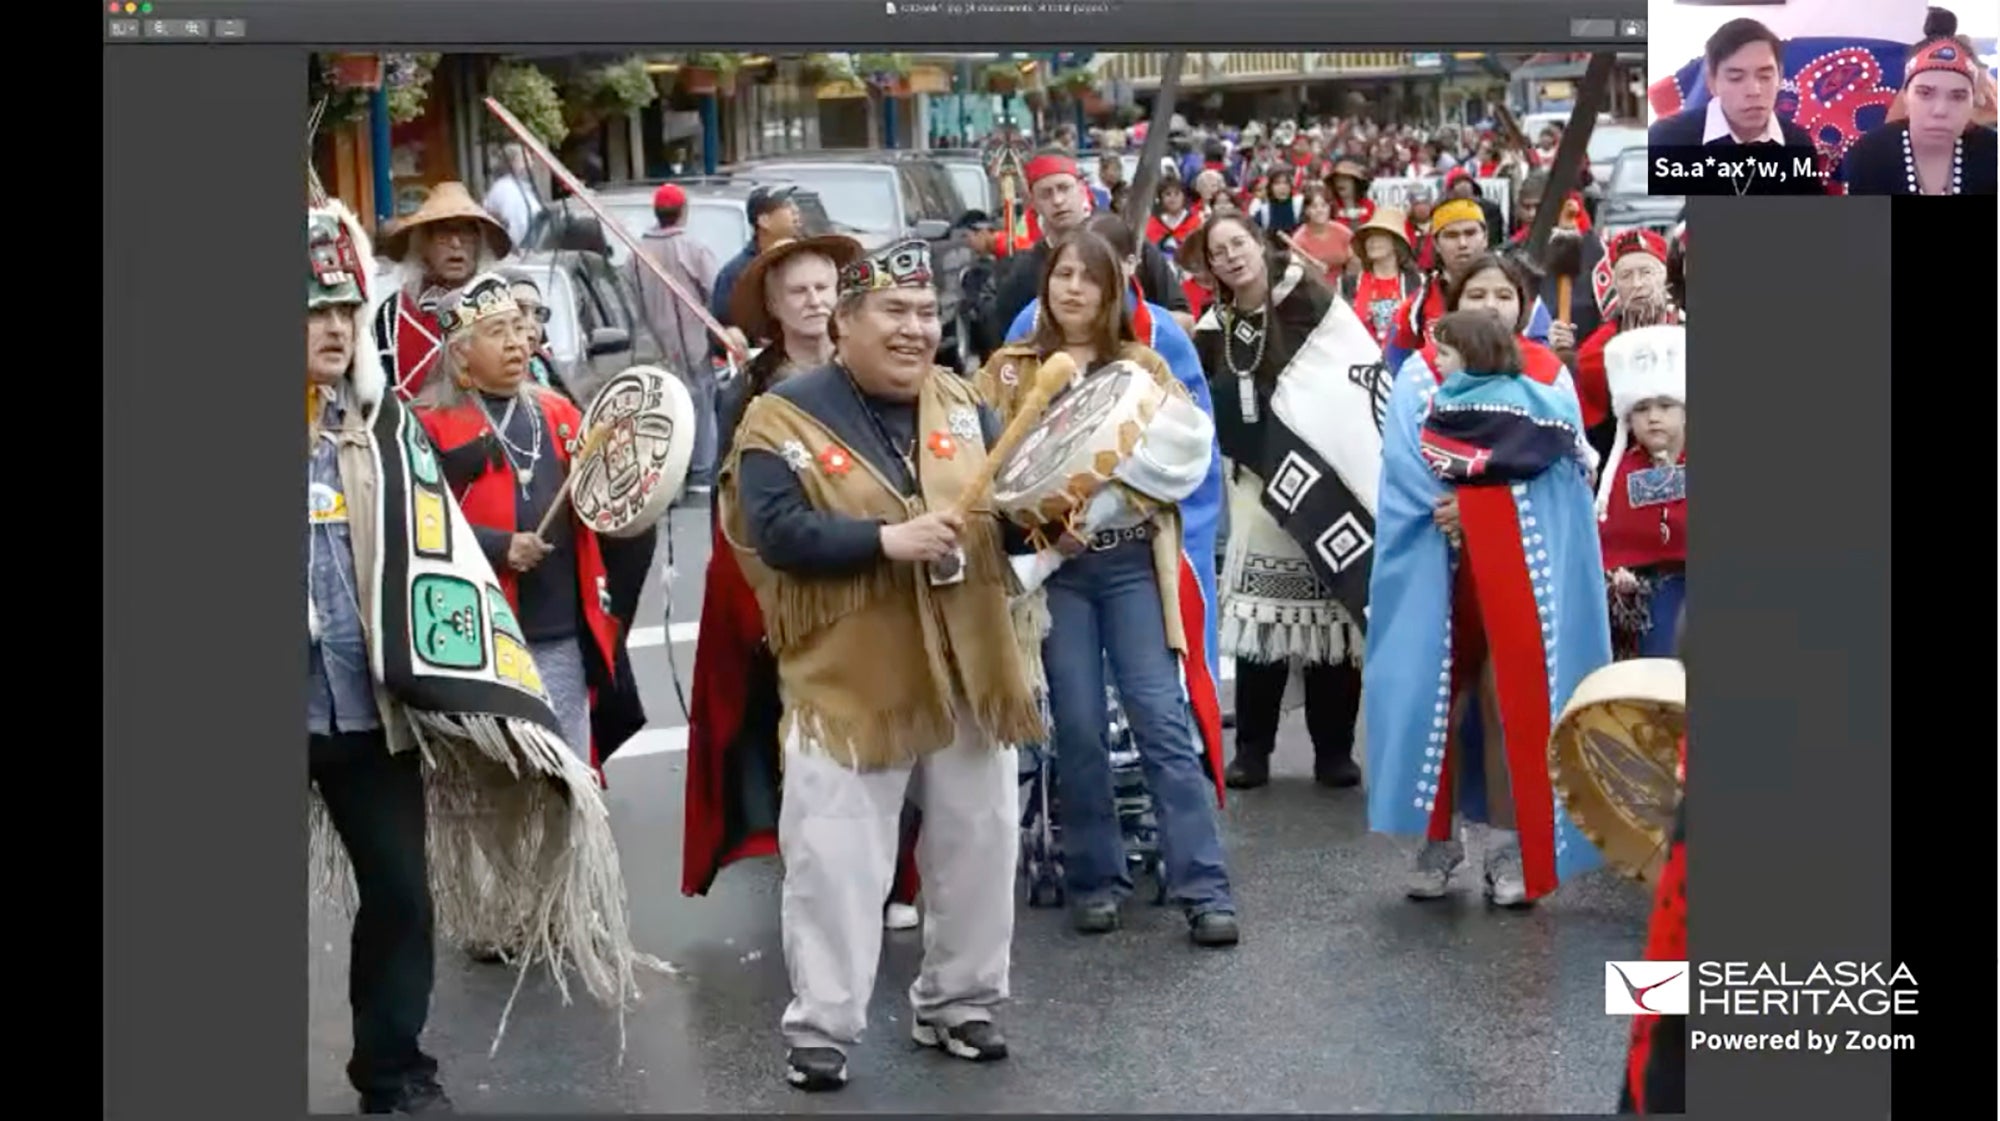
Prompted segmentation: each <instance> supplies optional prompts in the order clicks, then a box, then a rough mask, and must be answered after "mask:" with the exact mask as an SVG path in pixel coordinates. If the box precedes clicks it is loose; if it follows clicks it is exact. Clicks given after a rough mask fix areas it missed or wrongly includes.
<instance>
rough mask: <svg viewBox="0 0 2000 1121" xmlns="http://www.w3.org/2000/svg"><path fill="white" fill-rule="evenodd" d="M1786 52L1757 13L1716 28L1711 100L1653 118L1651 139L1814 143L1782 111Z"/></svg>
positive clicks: (1696, 143) (1693, 144)
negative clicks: (1751, 17)
mask: <svg viewBox="0 0 2000 1121" xmlns="http://www.w3.org/2000/svg"><path fill="white" fill-rule="evenodd" d="M1784 56H1785V45H1784V41H1783V40H1781V39H1779V38H1778V36H1777V33H1776V32H1774V31H1772V30H1771V29H1770V28H1768V27H1765V26H1764V25H1763V24H1761V23H1758V22H1757V21H1756V20H1754V19H1733V20H1730V21H1729V22H1728V23H1725V24H1723V25H1722V26H1721V27H1718V28H1716V30H1715V34H1713V35H1711V36H1709V38H1708V46H1707V48H1706V49H1705V50H1704V52H1703V61H1704V69H1703V73H1702V79H1703V81H1704V82H1706V83H1707V85H1708V95H1709V101H1708V105H1707V106H1706V107H1704V108H1700V109H1687V110H1684V111H1682V112H1679V113H1676V114H1674V115H1673V116H1671V117H1664V118H1662V119H1660V120H1658V121H1655V122H1653V127H1652V128H1651V129H1649V130H1648V131H1647V136H1646V143H1647V145H1648V146H1649V147H1652V148H1723V149H1736V148H1745V147H1752V146H1758V145H1768V146H1771V147H1774V148H1775V147H1785V148H1806V149H1810V148H1812V146H1813V142H1812V137H1811V136H1808V135H1807V134H1806V131H1805V130H1804V129H1802V128H1800V127H1798V126H1797V125H1795V124H1792V123H1791V122H1790V121H1786V120H1783V119H1781V118H1780V117H1779V116H1778V90H1779V88H1780V86H1781V85H1782V84H1783V82H1784V78H1785V64H1784Z"/></svg>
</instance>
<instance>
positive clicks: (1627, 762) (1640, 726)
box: [1549, 658, 1687, 882]
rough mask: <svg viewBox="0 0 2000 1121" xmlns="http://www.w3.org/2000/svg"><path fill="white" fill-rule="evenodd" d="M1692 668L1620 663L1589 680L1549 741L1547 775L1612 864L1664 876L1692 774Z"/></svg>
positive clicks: (1653, 661)
mask: <svg viewBox="0 0 2000 1121" xmlns="http://www.w3.org/2000/svg"><path fill="white" fill-rule="evenodd" d="M1686 734H1687V673H1686V671H1685V670H1684V669H1683V668H1682V666H1681V663H1680V662H1679V661H1677V660H1675V659H1673V658H1634V659H1631V660H1629V661H1623V662H1613V663H1611V664H1610V665H1608V666H1604V667H1603V668H1601V669H1599V670H1597V671H1596V672H1594V673H1592V674H1590V675H1589V676H1588V677H1585V678H1584V679H1583V680H1582V681H1581V682H1579V683H1578V684H1577V687H1576V691H1575V692H1574V693H1572V694H1571V695H1570V699H1569V703H1568V704H1567V705H1564V706H1563V712H1562V716H1561V717H1560V718H1559V719H1558V720H1557V721H1556V727H1555V732H1554V734H1553V735H1552V736H1551V737H1550V739H1549V778H1550V780H1551V783H1552V785H1553V786H1554V787H1555V791H1556V796H1557V797H1558V798H1560V799H1561V800H1562V803H1563V807H1564V808H1565V809H1566V810H1568V811H1569V817H1570V820H1571V821H1572V822H1574V823H1575V824H1576V828H1577V831H1578V832H1580V833H1582V834H1583V835H1584V837H1585V838H1586V839H1587V840H1589V841H1590V843H1591V844H1592V845H1595V846H1596V847H1597V850H1598V851H1599V852H1601V853H1602V854H1604V860H1605V863H1607V864H1609V865H1611V866H1612V867H1613V868H1616V869H1618V870H1619V871H1620V872H1623V873H1624V874H1625V875H1627V876H1630V877H1632V878H1633V879H1636V880H1640V881H1642V882H1649V881H1652V880H1655V879H1657V878H1658V876H1659V874H1660V870H1661V869H1662V868H1663V867H1664V866H1665V864H1666V859H1667V849H1668V846H1669V845H1670V844H1671V843H1672V841H1673V828H1674V811H1675V810H1676V809H1677V808H1678V807H1679V805H1680V795H1681V789H1682V787H1683V785H1684V784H1685V781H1686V776H1684V775H1683V774H1681V771H1680V766H1681V764H1680V741H1681V737H1682V736H1684V735H1686Z"/></svg>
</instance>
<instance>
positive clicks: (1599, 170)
mask: <svg viewBox="0 0 2000 1121" xmlns="http://www.w3.org/2000/svg"><path fill="white" fill-rule="evenodd" d="M1645 146H1646V129H1645V127H1644V126H1642V125H1635V124H1632V123H1630V122H1620V123H1617V124H1611V123H1600V124H1598V125H1595V126H1593V127H1592V128H1591V130H1590V139H1589V140H1588V141H1586V142H1585V143H1584V146H1583V152H1584V157H1583V158H1584V161H1585V162H1586V163H1588V164H1589V165H1590V180H1591V188H1592V190H1593V191H1594V193H1595V194H1596V196H1597V197H1599V198H1603V197H1604V196H1605V195H1607V194H1609V193H1610V191H1609V188H1607V187H1606V186H1605V184H1607V183H1609V182H1611V174H1612V165H1613V164H1615V163H1616V162H1617V161H1618V157H1619V155H1620V154H1621V153H1623V152H1627V151H1630V150H1631V149H1633V148H1644V147H1645Z"/></svg>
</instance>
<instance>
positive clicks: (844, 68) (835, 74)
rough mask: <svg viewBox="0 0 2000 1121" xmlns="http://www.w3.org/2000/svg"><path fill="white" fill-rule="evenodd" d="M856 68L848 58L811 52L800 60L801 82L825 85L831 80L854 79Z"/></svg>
mask: <svg viewBox="0 0 2000 1121" xmlns="http://www.w3.org/2000/svg"><path fill="white" fill-rule="evenodd" d="M853 78H854V69H853V68H852V67H850V66H848V65H847V60H846V59H844V58H840V57H839V56H837V55H831V54H809V55H807V56H805V57H804V58H803V59H801V60H799V83H800V84H801V85H805V86H814V87H817V86H823V85H826V84H828V83H829V82H845V81H852V80H853Z"/></svg>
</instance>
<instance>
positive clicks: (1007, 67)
mask: <svg viewBox="0 0 2000 1121" xmlns="http://www.w3.org/2000/svg"><path fill="white" fill-rule="evenodd" d="M981 77H982V78H983V79H984V83H985V86H986V92H987V93H990V94H994V95H996V96H999V97H1010V96H1012V95H1013V94H1014V93H1015V92H1016V91H1018V90H1019V89H1020V88H1021V68H1020V67H1018V66H1016V65H1014V64H1013V63H1011V62H996V63H994V64H993V65H991V66H988V67H987V68H986V72H985V74H983V75H982V76H981Z"/></svg>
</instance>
